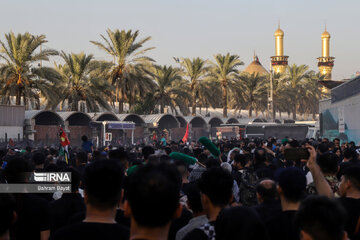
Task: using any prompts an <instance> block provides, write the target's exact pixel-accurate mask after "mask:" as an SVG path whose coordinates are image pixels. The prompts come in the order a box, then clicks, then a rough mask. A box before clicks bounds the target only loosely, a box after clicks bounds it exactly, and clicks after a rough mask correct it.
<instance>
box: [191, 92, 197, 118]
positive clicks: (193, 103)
mask: <svg viewBox="0 0 360 240" xmlns="http://www.w3.org/2000/svg"><path fill="white" fill-rule="evenodd" d="M192 94H193V96H192V112H191V115H193V116H196V91H194V90H192Z"/></svg>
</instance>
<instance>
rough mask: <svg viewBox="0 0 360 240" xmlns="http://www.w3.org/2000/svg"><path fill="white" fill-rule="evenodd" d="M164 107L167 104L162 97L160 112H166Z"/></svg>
mask: <svg viewBox="0 0 360 240" xmlns="http://www.w3.org/2000/svg"><path fill="white" fill-rule="evenodd" d="M164 107H165V104H164V99H163V98H161V103H160V113H164Z"/></svg>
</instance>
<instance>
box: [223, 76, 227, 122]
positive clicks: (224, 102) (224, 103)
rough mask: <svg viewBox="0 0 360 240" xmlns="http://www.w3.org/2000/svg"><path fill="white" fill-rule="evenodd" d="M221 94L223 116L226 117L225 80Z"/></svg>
mask: <svg viewBox="0 0 360 240" xmlns="http://www.w3.org/2000/svg"><path fill="white" fill-rule="evenodd" d="M222 85H223V89H222V90H223V96H222V102H223V117H227V84H226V82H225V81H223V84H222Z"/></svg>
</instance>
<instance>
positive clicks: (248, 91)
mask: <svg viewBox="0 0 360 240" xmlns="http://www.w3.org/2000/svg"><path fill="white" fill-rule="evenodd" d="M235 83H236V85H235V88H236V89H238V90H240V94H241V96H242V98H243V101H244V102H243V106H244V107H245V108H246V109H248V111H249V118H251V117H252V111H253V110H254V109H255V111H256V113H257V112H258V111H259V110H262V111H263V110H264V109H266V103H267V99H266V97H267V87H268V84H267V82H266V76H265V75H260V74H258V73H253V74H249V73H242V74H241V75H239V81H237V82H235Z"/></svg>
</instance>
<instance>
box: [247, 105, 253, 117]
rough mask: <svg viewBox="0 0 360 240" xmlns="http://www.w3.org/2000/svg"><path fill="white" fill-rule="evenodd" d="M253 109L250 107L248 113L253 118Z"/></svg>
mask: <svg viewBox="0 0 360 240" xmlns="http://www.w3.org/2000/svg"><path fill="white" fill-rule="evenodd" d="M252 110H253V109H252V107H250V108H249V113H248V115H249V118H251V117H252Z"/></svg>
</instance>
